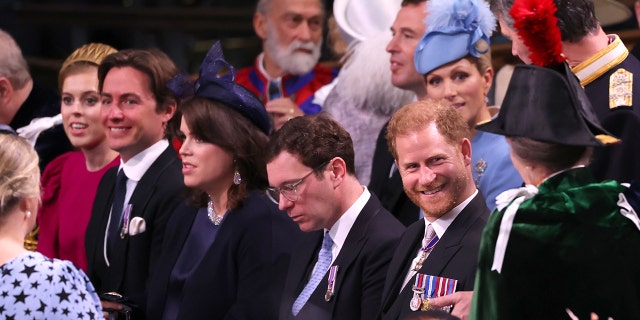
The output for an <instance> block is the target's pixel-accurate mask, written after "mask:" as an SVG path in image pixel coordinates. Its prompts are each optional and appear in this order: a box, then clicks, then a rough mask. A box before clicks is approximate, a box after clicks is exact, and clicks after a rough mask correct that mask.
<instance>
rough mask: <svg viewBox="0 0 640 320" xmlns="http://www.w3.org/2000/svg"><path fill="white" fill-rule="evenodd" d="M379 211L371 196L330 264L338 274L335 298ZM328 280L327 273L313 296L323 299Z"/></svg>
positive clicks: (380, 206)
mask: <svg viewBox="0 0 640 320" xmlns="http://www.w3.org/2000/svg"><path fill="white" fill-rule="evenodd" d="M380 210H382V205H381V204H380V202H379V201H378V200H377V198H376V197H374V196H372V197H371V198H369V201H367V203H366V204H365V206H364V207H363V208H362V211H360V213H359V214H358V217H357V218H356V221H354V223H353V226H352V227H351V229H350V230H349V234H348V235H347V238H346V239H345V241H344V245H343V246H342V249H340V253H339V254H338V256H337V257H336V259H335V261H334V262H333V264H332V266H338V273H337V276H336V279H335V285H334V290H335V291H334V295H335V296H338V295H339V294H340V289H341V288H342V284H343V283H344V281H345V275H346V274H348V273H349V272H348V270H349V269H350V267H351V265H352V264H353V262H354V261H355V260H356V259H357V257H358V255H359V254H360V251H361V250H362V247H363V246H364V244H365V243H366V240H367V230H368V229H369V223H370V222H371V220H373V218H374V217H375V216H376V215H377V214H378V212H380ZM328 279H329V274H328V272H327V274H326V275H325V276H324V278H323V280H322V281H321V282H320V284H319V285H318V288H316V291H315V292H314V295H316V294H319V295H321V296H322V299H324V295H325V293H326V291H327V281H328ZM334 299H335V297H334ZM331 301H335V300H331ZM334 306H335V303H331V305H330V307H331V308H332V309H333V307H334ZM330 314H333V312H331V313H330Z"/></svg>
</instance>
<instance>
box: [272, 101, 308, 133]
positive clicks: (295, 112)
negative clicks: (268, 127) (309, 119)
mask: <svg viewBox="0 0 640 320" xmlns="http://www.w3.org/2000/svg"><path fill="white" fill-rule="evenodd" d="M265 108H266V109H267V112H269V114H270V115H271V117H273V129H274V131H275V130H278V129H280V127H282V125H283V124H284V123H285V122H287V121H289V120H291V119H292V118H294V117H299V116H304V113H303V112H302V110H300V108H298V106H297V105H296V104H295V103H294V102H293V101H292V100H291V99H290V98H278V99H274V100H271V101H269V102H267V104H266V105H265Z"/></svg>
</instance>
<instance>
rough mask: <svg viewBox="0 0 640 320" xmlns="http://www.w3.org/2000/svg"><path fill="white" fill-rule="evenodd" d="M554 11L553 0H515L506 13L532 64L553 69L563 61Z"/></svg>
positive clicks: (560, 39)
mask: <svg viewBox="0 0 640 320" xmlns="http://www.w3.org/2000/svg"><path fill="white" fill-rule="evenodd" d="M556 10H557V9H556V5H555V3H554V2H553V0H516V1H514V3H513V6H512V7H511V10H510V11H509V13H510V14H511V17H513V20H514V24H513V26H514V27H515V29H516V30H517V32H518V36H520V38H521V39H522V41H523V42H524V44H525V45H526V46H527V47H528V48H529V51H530V52H531V55H530V58H531V61H532V62H533V64H535V65H538V66H543V67H544V66H553V65H557V64H560V63H562V62H563V61H564V60H565V58H564V56H563V55H562V36H561V34H560V29H559V28H558V25H557V23H558V18H556V16H555V12H556Z"/></svg>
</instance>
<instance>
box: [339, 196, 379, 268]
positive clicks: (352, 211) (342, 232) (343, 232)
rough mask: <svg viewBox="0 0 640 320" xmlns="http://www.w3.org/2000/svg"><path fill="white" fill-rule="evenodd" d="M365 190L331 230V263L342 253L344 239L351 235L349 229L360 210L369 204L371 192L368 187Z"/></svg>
mask: <svg viewBox="0 0 640 320" xmlns="http://www.w3.org/2000/svg"><path fill="white" fill-rule="evenodd" d="M363 188H364V190H363V192H362V194H361V195H360V197H358V199H357V200H356V202H354V203H353V204H352V205H351V207H349V209H347V211H345V213H344V214H343V215H342V217H340V219H338V221H336V223H335V224H334V225H333V227H331V230H329V235H330V236H331V239H332V240H333V246H332V247H331V257H332V258H331V263H333V262H334V261H336V257H338V254H340V249H342V247H343V246H344V241H345V240H346V239H347V236H348V235H349V231H351V227H353V223H354V222H356V219H357V218H358V215H360V211H362V208H364V206H365V205H366V204H367V201H369V198H371V192H369V190H368V189H367V187H363Z"/></svg>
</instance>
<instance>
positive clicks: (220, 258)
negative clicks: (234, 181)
mask: <svg viewBox="0 0 640 320" xmlns="http://www.w3.org/2000/svg"><path fill="white" fill-rule="evenodd" d="M197 212H198V208H196V207H194V206H193V205H190V204H188V202H187V201H183V202H182V203H181V204H180V205H179V206H178V207H177V208H176V210H175V212H174V214H173V215H172V216H171V219H170V220H169V224H168V226H167V230H166V235H165V241H164V243H163V246H162V247H163V250H162V256H161V259H160V263H159V264H158V265H157V266H156V270H155V271H154V273H153V274H152V275H151V278H150V282H149V296H148V303H147V316H148V318H149V319H162V314H163V311H164V304H165V302H166V299H167V295H168V290H169V279H170V276H171V272H172V270H173V268H174V266H175V264H176V262H177V260H178V257H179V256H180V253H181V252H182V250H183V248H184V244H185V241H186V240H187V237H188V236H189V232H190V230H191V228H192V226H193V221H194V219H195V217H196V215H197ZM301 234H302V232H301V231H300V229H299V228H298V226H297V225H296V224H295V223H294V222H293V221H291V219H290V218H289V217H288V216H287V214H286V213H284V212H282V211H279V210H278V208H277V206H276V205H275V204H273V203H272V202H271V201H270V200H269V199H268V198H267V196H266V195H265V194H264V193H263V192H258V191H253V192H251V193H249V196H248V197H247V198H246V199H245V200H244V203H243V205H242V207H239V208H237V209H235V210H233V211H231V212H229V213H228V214H227V216H226V217H225V219H224V221H223V223H222V225H221V227H220V229H219V231H218V234H217V236H216V239H215V242H214V243H213V244H212V245H211V247H209V248H208V249H207V253H206V254H205V256H204V258H203V259H202V261H200V263H199V265H198V266H197V267H196V268H195V269H194V271H193V273H192V274H191V275H190V276H189V277H188V278H187V280H186V281H185V282H184V286H183V288H182V292H181V293H180V304H179V305H180V307H179V309H180V311H179V313H178V318H177V319H276V318H277V317H278V306H279V304H280V297H281V296H282V288H283V286H282V283H283V282H284V277H285V275H286V268H287V266H288V264H289V256H290V254H291V251H292V248H293V246H294V244H295V243H296V242H297V240H298V239H299V236H300V235H301Z"/></svg>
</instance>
